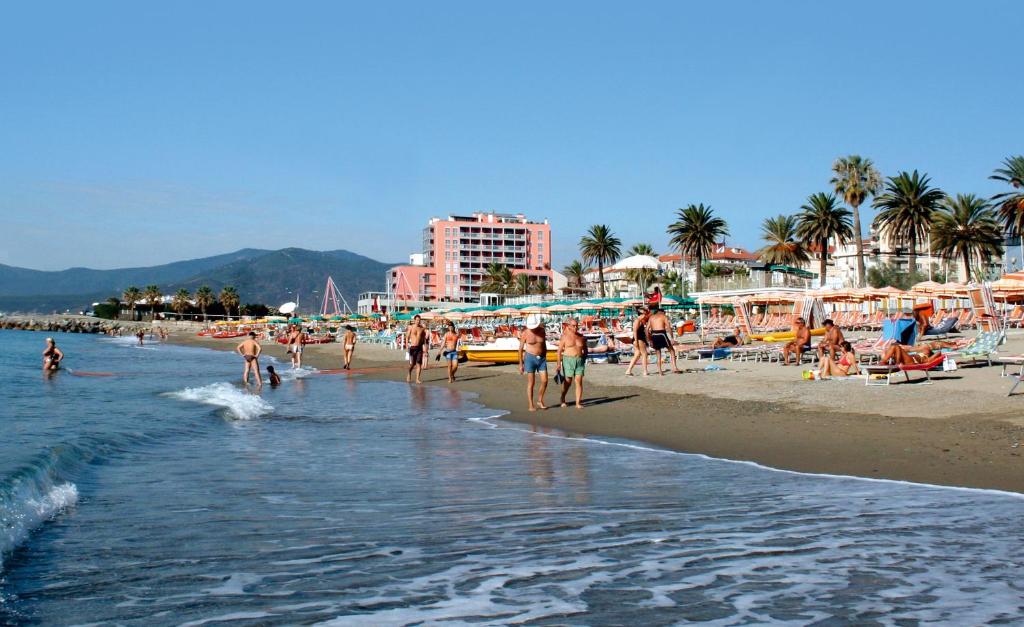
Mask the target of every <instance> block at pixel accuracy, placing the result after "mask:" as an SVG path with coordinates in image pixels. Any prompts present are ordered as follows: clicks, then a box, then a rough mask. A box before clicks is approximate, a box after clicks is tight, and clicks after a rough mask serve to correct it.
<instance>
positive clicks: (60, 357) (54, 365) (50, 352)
mask: <svg viewBox="0 0 1024 627" xmlns="http://www.w3.org/2000/svg"><path fill="white" fill-rule="evenodd" d="M62 361H64V353H63V352H61V350H60V349H59V348H57V343H56V342H54V341H53V338H52V337H48V338H46V350H44V351H43V370H46V371H52V370H57V369H59V368H60V362H62Z"/></svg>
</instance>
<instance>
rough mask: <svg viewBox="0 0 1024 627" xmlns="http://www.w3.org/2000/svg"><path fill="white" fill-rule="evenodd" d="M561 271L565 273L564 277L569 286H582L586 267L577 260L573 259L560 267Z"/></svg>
mask: <svg viewBox="0 0 1024 627" xmlns="http://www.w3.org/2000/svg"><path fill="white" fill-rule="evenodd" d="M562 272H563V273H564V274H565V278H566V279H568V280H569V285H570V286H572V287H575V288H581V287H583V277H584V275H586V273H587V269H586V268H584V267H583V264H582V263H580V262H579V261H578V260H573V262H572V263H570V264H569V265H567V266H566V267H564V268H562Z"/></svg>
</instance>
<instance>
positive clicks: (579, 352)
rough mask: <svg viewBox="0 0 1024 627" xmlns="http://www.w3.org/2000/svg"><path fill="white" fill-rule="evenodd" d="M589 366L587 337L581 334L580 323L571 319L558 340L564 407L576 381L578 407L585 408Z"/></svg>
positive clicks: (558, 370)
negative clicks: (585, 385)
mask: <svg viewBox="0 0 1024 627" xmlns="http://www.w3.org/2000/svg"><path fill="white" fill-rule="evenodd" d="M586 366H587V338H585V337H583V336H582V335H580V332H579V323H578V322H576V320H573V319H569V321H568V322H566V323H565V328H563V329H562V337H561V339H559V340H558V368H557V370H556V374H557V373H558V372H561V373H562V376H564V377H565V380H564V381H562V401H561V402H562V407H567V406H568V404H567V403H566V402H565V395H566V394H568V393H569V386H571V385H572V384H573V382H575V383H576V409H583V374H584V372H585V371H586Z"/></svg>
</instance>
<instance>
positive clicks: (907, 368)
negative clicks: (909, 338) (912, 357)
mask: <svg viewBox="0 0 1024 627" xmlns="http://www.w3.org/2000/svg"><path fill="white" fill-rule="evenodd" d="M945 359H946V355H945V354H943V353H936V354H935V355H933V356H932V357H931V359H929V360H928V361H925V362H922V363H919V364H879V365H872V366H861V370H862V371H863V372H864V374H865V378H864V385H866V386H871V385H891V384H892V376H893V375H894V374H896V373H897V372H902V373H903V376H904V377H906V382H907V383H910V381H911V379H910V373H911V372H923V373H924V380H923V381H921V382H920V385H931V384H932V378H931V375H929V374H928V371H929V370H934V369H936V368H941V367H942V362H943V361H944V360H945ZM882 375H884V376H882Z"/></svg>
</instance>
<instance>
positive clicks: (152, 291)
mask: <svg viewBox="0 0 1024 627" xmlns="http://www.w3.org/2000/svg"><path fill="white" fill-rule="evenodd" d="M163 298H164V295H163V294H161V293H160V288H159V287H157V286H156V285H147V286H146V289H145V290H144V291H143V292H142V299H143V300H145V301H146V304H147V305H149V319H150V320H156V308H157V306H158V305H159V304H160V301H161V300H163Z"/></svg>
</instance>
